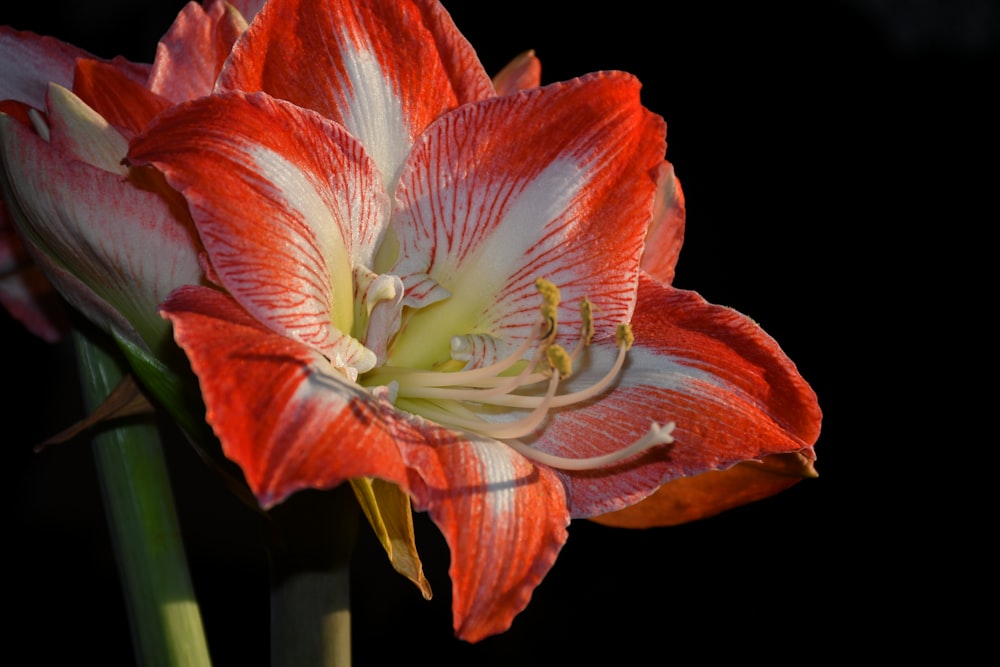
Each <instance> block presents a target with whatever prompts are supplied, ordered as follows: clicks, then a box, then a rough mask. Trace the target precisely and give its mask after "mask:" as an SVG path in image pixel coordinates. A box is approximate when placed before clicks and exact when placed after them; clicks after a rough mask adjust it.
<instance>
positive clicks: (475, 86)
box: [218, 0, 493, 192]
mask: <svg viewBox="0 0 1000 667" xmlns="http://www.w3.org/2000/svg"><path fill="white" fill-rule="evenodd" d="M303 62H308V63H310V65H309V67H302V65H301V64H302V63H303ZM218 85H219V87H220V88H221V89H229V90H242V91H247V92H254V91H261V90H262V91H264V92H266V93H269V94H271V95H272V96H274V97H278V98H281V99H285V100H289V101H291V102H294V103H295V104H298V105H299V106H302V107H305V108H307V109H313V110H315V111H318V112H319V113H321V114H323V115H325V116H326V117H328V118H331V119H333V120H335V121H337V122H338V123H340V124H342V125H343V126H344V127H346V128H347V129H348V131H349V132H350V133H351V134H352V135H354V136H355V137H357V138H358V139H360V140H361V142H362V143H363V144H364V146H365V149H366V150H367V151H368V153H369V155H371V156H372V157H373V158H374V160H375V162H376V164H378V167H379V170H380V172H381V173H382V175H383V178H384V184H385V188H386V191H388V192H392V191H393V189H394V187H395V183H396V179H397V176H398V172H399V169H400V167H401V166H402V164H403V161H404V160H405V159H406V155H407V154H408V153H409V152H410V147H411V146H412V144H413V141H414V138H415V137H416V136H417V135H419V134H420V132H422V131H423V129H424V128H425V127H427V125H429V124H430V123H431V121H433V120H434V119H435V118H437V117H438V116H439V115H440V114H441V113H443V112H445V111H448V110H449V109H453V108H455V107H456V106H457V105H458V104H460V103H462V102H467V101H471V100H473V99H482V98H485V97H488V96H490V95H492V94H493V89H492V85H491V83H490V81H489V77H488V76H487V75H486V72H485V70H483V68H482V65H481V64H480V63H479V60H478V58H477V57H476V55H475V52H474V51H473V50H472V47H471V46H470V45H469V44H468V42H467V41H466V40H465V38H464V37H462V36H461V34H460V33H459V32H458V29H457V28H455V26H454V23H452V21H451V19H450V17H449V16H448V14H447V13H446V12H445V11H444V9H443V8H441V7H440V5H438V3H436V2H430V1H427V0H416V1H414V0H404V1H402V2H400V1H398V0H392V1H390V0H374V1H368V2H361V1H359V0H271V2H268V3H267V4H266V5H265V6H264V8H263V9H262V10H261V11H260V13H259V14H258V15H257V18H256V19H255V20H254V22H253V24H252V25H251V26H250V28H249V29H248V30H247V31H246V33H244V35H243V37H242V38H241V39H240V40H239V41H238V42H237V44H236V46H235V48H234V51H233V55H232V57H231V58H230V60H229V61H228V62H227V63H226V66H225V67H224V68H223V71H222V74H221V75H220V77H219V84H218Z"/></svg>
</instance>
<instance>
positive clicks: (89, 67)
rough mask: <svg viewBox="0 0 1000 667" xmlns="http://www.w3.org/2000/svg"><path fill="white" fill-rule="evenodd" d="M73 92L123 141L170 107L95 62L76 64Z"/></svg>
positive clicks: (110, 67)
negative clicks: (110, 126)
mask: <svg viewBox="0 0 1000 667" xmlns="http://www.w3.org/2000/svg"><path fill="white" fill-rule="evenodd" d="M73 92H74V93H75V94H76V95H77V97H79V98H80V99H81V100H83V101H84V102H86V103H87V105H88V106H89V107H90V108H92V109H93V110H94V111H96V112H97V113H99V114H100V115H101V116H102V117H103V118H104V119H105V120H107V121H108V122H109V123H111V125H113V126H115V127H116V128H118V129H119V130H120V131H121V132H122V134H123V136H124V137H125V138H126V139H129V138H131V137H132V136H134V135H135V134H138V133H139V132H141V131H142V130H143V128H145V127H146V125H148V124H149V121H150V120H152V119H153V117H154V116H156V115H157V114H158V113H160V112H161V111H163V110H164V109H166V108H167V107H169V106H170V101H169V100H167V99H166V98H163V97H160V96H159V95H157V94H155V93H153V92H150V91H149V89H148V88H146V87H145V86H144V85H143V84H141V83H138V82H137V81H135V80H134V79H131V78H129V77H128V76H126V75H125V74H123V73H122V71H121V70H120V69H118V68H117V67H115V66H113V65H111V64H110V63H107V62H104V61H99V60H84V59H81V60H78V61H77V68H76V76H75V77H74V79H73Z"/></svg>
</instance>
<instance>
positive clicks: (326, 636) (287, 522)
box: [269, 485, 359, 667]
mask: <svg viewBox="0 0 1000 667" xmlns="http://www.w3.org/2000/svg"><path fill="white" fill-rule="evenodd" d="M358 514H359V512H358V504H357V501H356V500H355V499H354V495H353V494H352V492H351V490H350V487H349V486H348V485H343V486H340V487H338V488H336V489H332V490H330V491H322V492H320V491H305V492H302V493H299V494H297V495H295V496H293V497H291V498H289V499H288V500H287V501H286V502H284V503H282V504H281V505H279V506H277V507H275V508H274V509H273V510H271V512H270V513H269V516H270V517H271V519H273V525H272V527H273V528H274V532H273V534H272V535H271V543H270V549H269V556H270V567H271V666H272V667H296V666H297V665H322V666H323V667H349V666H350V664H351V607H350V562H351V554H352V552H353V550H354V543H355V538H356V536H357V527H358Z"/></svg>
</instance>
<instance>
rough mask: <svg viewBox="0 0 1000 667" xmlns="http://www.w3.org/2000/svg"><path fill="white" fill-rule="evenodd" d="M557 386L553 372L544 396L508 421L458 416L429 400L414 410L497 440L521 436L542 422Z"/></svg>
mask: <svg viewBox="0 0 1000 667" xmlns="http://www.w3.org/2000/svg"><path fill="white" fill-rule="evenodd" d="M558 386H559V375H558V373H553V374H552V377H550V378H549V389H548V391H547V392H546V393H545V396H544V397H543V398H542V399H540V401H539V402H538V404H537V406H536V407H535V409H534V410H532V411H531V412H530V413H528V414H527V415H525V416H524V417H522V418H521V419H517V420H514V421H509V422H491V421H486V420H485V419H479V418H476V417H473V418H464V417H460V416H458V415H456V414H455V413H453V412H451V411H450V410H447V409H445V408H444V407H442V406H441V405H438V404H435V403H430V402H427V403H421V404H420V406H419V408H417V409H415V410H414V412H417V413H418V414H420V415H421V416H423V417H425V418H427V419H432V420H434V421H438V422H440V423H442V424H444V425H446V426H451V427H454V428H460V429H464V430H466V431H472V432H473V433H479V434H481V435H486V436H489V437H491V438H496V439H497V440H509V439H512V438H522V437H524V436H526V435H529V434H530V433H532V432H533V431H534V430H535V429H537V428H538V426H539V425H540V424H541V423H542V420H544V419H545V416H546V415H547V414H548V412H549V410H550V409H551V407H552V406H551V401H552V397H553V396H555V393H556V388H557V387H558ZM440 391H442V392H446V391H450V390H447V389H443V390H440ZM405 398H407V399H409V398H413V397H412V396H411V395H407V396H406V397H405ZM401 400H402V399H401Z"/></svg>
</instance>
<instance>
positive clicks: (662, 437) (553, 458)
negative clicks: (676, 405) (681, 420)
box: [506, 422, 676, 470]
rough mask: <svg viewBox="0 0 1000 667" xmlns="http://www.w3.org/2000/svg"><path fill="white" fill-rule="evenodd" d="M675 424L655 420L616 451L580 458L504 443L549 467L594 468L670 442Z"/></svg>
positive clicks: (567, 468)
mask: <svg viewBox="0 0 1000 667" xmlns="http://www.w3.org/2000/svg"><path fill="white" fill-rule="evenodd" d="M675 426H676V424H675V423H674V422H670V423H668V424H666V425H664V426H660V425H659V424H657V423H656V422H653V424H652V425H651V426H650V427H649V431H648V432H647V433H646V435H644V436H642V437H641V438H639V439H638V440H636V441H635V442H633V443H632V444H631V445H629V446H628V447H625V448H624V449H619V450H618V451H615V452H611V453H609V454H601V455H599V456H588V457H586V458H580V459H574V458H570V457H567V456H557V455H555V454H549V453H548V452H541V451H538V450H537V449H535V448H533V447H530V446H528V445H526V444H524V443H523V442H521V441H519V440H510V441H507V443H506V444H507V445H509V446H510V447H511V448H513V449H514V450H515V451H516V452H517V453H519V454H521V455H522V456H524V457H525V458H527V459H531V460H532V461H534V462H535V463H541V464H542V465H546V466H549V467H550V468H557V469H559V470H596V469H597V468H605V467H608V466H611V465H614V464H615V463H618V462H620V461H624V460H625V459H627V458H630V457H631V456H633V455H634V454H638V453H639V452H644V451H646V450H647V449H650V448H652V447H656V446H657V445H669V444H672V443H673V441H674V438H673V436H672V435H671V433H673V431H674V427H675Z"/></svg>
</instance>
